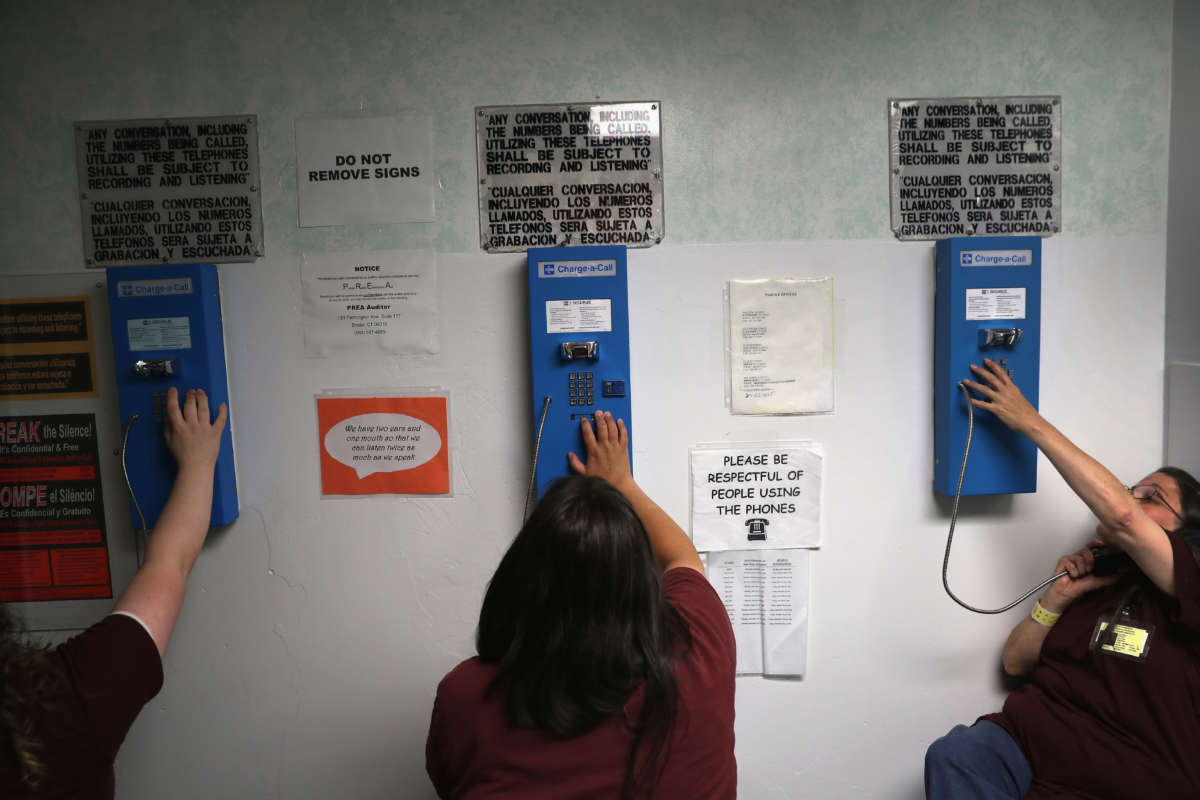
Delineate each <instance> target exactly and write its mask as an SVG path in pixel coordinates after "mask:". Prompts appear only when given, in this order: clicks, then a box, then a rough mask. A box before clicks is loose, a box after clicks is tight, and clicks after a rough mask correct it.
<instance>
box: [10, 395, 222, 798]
mask: <svg viewBox="0 0 1200 800" xmlns="http://www.w3.org/2000/svg"><path fill="white" fill-rule="evenodd" d="M166 417H167V422H166V431H165V435H166V440H167V447H168V448H169V449H170V451H171V454H172V455H173V456H174V457H175V460H176V462H177V463H178V465H179V473H178V475H177V476H176V478H175V483H174V486H173V487H172V489H171V494H170V497H169V498H168V499H167V504H166V506H165V507H164V508H163V510H162V513H161V514H160V515H159V517H158V522H157V523H155V525H154V530H153V531H152V532H151V534H150V537H149V541H148V542H147V545H146V559H145V561H144V562H143V564H142V566H141V567H140V568H139V569H138V571H137V574H135V575H134V577H133V580H132V581H130V583H129V586H127V587H126V588H125V591H124V592H122V593H121V597H120V598H119V599H118V600H117V604H116V607H115V608H114V609H113V613H112V614H110V615H109V616H107V617H105V618H104V619H103V620H101V621H100V622H98V623H96V624H95V625H93V626H92V627H91V628H88V629H87V630H86V631H84V632H83V633H81V634H79V635H77V636H74V637H72V638H71V639H69V640H67V641H66V642H64V643H63V644H61V645H59V646H58V647H56V648H54V649H53V650H47V649H41V648H36V647H31V646H30V645H28V644H27V643H26V642H25V641H24V640H23V638H22V637H20V636H19V626H18V625H17V623H16V621H15V619H14V618H13V617H12V615H11V614H10V613H9V612H8V610H7V609H6V608H5V607H4V606H3V605H0V797H3V798H5V799H6V800H25V799H26V798H28V799H29V800H33V798H71V800H93V798H94V799H96V800H101V799H103V800H110V799H111V798H112V797H113V796H114V775H113V760H114V759H115V758H116V755H117V750H118V749H119V748H120V746H121V742H122V741H124V739H125V734H126V733H127V732H128V730H129V727H130V725H132V724H133V721H134V719H135V718H136V717H137V715H138V712H139V711H141V709H142V706H144V705H145V704H146V703H147V702H149V700H150V699H151V698H152V697H154V695H156V694H157V693H158V690H159V688H160V687H161V686H162V680H163V671H162V657H163V654H164V653H165V652H166V649H167V642H168V640H169V639H170V638H171V632H172V631H173V630H174V628H175V622H176V620H177V619H178V618H179V610H180V608H181V606H182V605H183V596H184V592H185V589H186V587H187V578H188V574H189V573H190V572H191V570H192V565H193V564H194V563H195V562H196V557H197V555H199V553H200V546H201V545H202V544H203V543H204V537H205V535H206V534H207V532H208V522H209V519H210V516H211V513H212V493H213V471H214V469H215V468H216V463H217V454H218V452H219V451H220V448H221V432H222V430H224V428H225V419H226V409H225V405H224V403H222V404H221V407H220V409H219V410H218V411H217V417H216V420H215V421H214V420H213V419H212V417H211V416H210V411H209V407H208V398H207V397H206V396H205V394H204V392H202V391H198V390H189V391H188V393H187V395H186V397H185V398H184V400H183V403H182V407H181V406H180V400H179V393H178V392H177V391H176V390H175V389H170V390H168V392H167V403H166Z"/></svg>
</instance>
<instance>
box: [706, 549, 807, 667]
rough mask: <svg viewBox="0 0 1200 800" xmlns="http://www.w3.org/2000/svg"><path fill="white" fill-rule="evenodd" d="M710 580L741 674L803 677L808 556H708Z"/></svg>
mask: <svg viewBox="0 0 1200 800" xmlns="http://www.w3.org/2000/svg"><path fill="white" fill-rule="evenodd" d="M708 579H709V582H710V583H712V585H713V588H714V589H716V590H717V594H718V595H719V596H720V598H721V602H722V603H724V605H725V612H726V613H727V614H729V621H730V623H732V625H733V636H734V640H735V641H736V642H737V674H738V675H777V676H789V677H801V676H803V675H804V673H805V670H806V669H807V666H808V589H809V551H807V550H760V551H755V552H746V551H741V552H739V551H728V552H724V553H709V554H708Z"/></svg>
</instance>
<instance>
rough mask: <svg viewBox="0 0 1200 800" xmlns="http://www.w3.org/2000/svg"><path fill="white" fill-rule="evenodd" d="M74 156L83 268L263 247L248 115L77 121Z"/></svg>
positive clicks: (237, 255)
mask: <svg viewBox="0 0 1200 800" xmlns="http://www.w3.org/2000/svg"><path fill="white" fill-rule="evenodd" d="M75 162H76V168H77V170H78V177H79V197H80V215H81V217H82V222H83V255H84V263H85V264H86V265H87V266H88V267H89V268H94V269H102V268H104V267H112V266H129V265H135V264H187V263H192V262H196V261H204V262H208V263H219V262H226V261H253V260H254V259H255V258H258V257H259V256H261V255H262V254H263V234H262V206H261V202H260V192H259V186H260V184H259V180H258V117H256V116H255V115H253V114H243V115H238V116H230V117H185V118H179V119H133V120H116V121H103V122H76V123H75Z"/></svg>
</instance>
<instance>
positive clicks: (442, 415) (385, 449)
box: [317, 395, 450, 496]
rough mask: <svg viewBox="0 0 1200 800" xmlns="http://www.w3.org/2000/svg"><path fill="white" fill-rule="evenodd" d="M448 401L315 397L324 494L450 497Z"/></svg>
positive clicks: (423, 397) (403, 398)
mask: <svg viewBox="0 0 1200 800" xmlns="http://www.w3.org/2000/svg"><path fill="white" fill-rule="evenodd" d="M446 405H447V398H446V396H445V395H441V396H422V397H343V396H329V395H322V396H318V397H317V428H318V433H319V434H320V446H321V494H322V495H325V496H336V495H369V494H450V441H449V437H448V433H447V431H448V426H447V416H448V415H447V409H446Z"/></svg>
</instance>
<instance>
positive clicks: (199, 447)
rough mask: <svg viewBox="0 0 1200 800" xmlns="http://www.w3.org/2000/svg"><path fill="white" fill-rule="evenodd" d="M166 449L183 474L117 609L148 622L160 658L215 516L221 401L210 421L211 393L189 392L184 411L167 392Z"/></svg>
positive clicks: (175, 396)
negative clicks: (213, 506) (214, 476)
mask: <svg viewBox="0 0 1200 800" xmlns="http://www.w3.org/2000/svg"><path fill="white" fill-rule="evenodd" d="M166 413H167V424H166V439H167V447H168V448H170V450H171V454H172V455H174V456H175V460H176V461H177V462H178V463H179V474H178V475H177V476H176V478H175V485H174V486H173V487H172V488H171V495H170V497H168V498H167V504H166V506H165V507H164V508H163V510H162V513H161V514H160V515H159V517H158V522H157V523H155V525H154V530H153V531H152V532H151V534H150V538H149V541H148V543H147V545H146V560H145V562H144V563H143V564H142V566H141V568H140V569H139V570H138V571H137V574H136V575H134V576H133V580H132V581H130V583H129V586H127V587H126V588H125V591H124V592H122V593H121V597H120V599H119V600H117V605H116V608H115V609H114V610H115V611H127V612H129V613H130V614H133V615H134V616H136V617H137V618H138V619H140V620H141V621H142V622H144V623H145V624H146V627H147V628H149V629H150V636H151V637H153V639H154V644H155V645H156V646H157V647H158V654H159V655H160V656H161V655H163V654H164V653H165V652H166V650H167V642H168V640H170V638H171V631H172V630H174V628H175V621H176V620H177V619H178V618H179V609H180V608H181V607H182V606H183V596H184V593H185V591H186V589H187V578H188V574H189V573H191V571H192V565H193V564H195V563H196V557H197V556H198V555H199V553H200V546H201V545H202V544H204V537H205V536H206V535H207V533H208V522H209V519H210V517H211V514H212V494H213V471H214V470H215V469H216V465H217V454H218V453H219V452H220V449H221V432H222V431H223V430H224V429H225V419H226V408H225V404H224V403H222V404H221V407H220V409H219V410H218V411H217V418H216V420H215V421H210V420H211V416H210V412H209V408H208V397H207V396H205V394H204V392H202V391H200V390H189V391H188V393H187V396H186V397H185V398H184V401H183V408H182V410H181V409H180V405H179V393H178V392H177V391H176V390H175V389H174V388H172V389H170V390H168V391H167V408H166Z"/></svg>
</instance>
